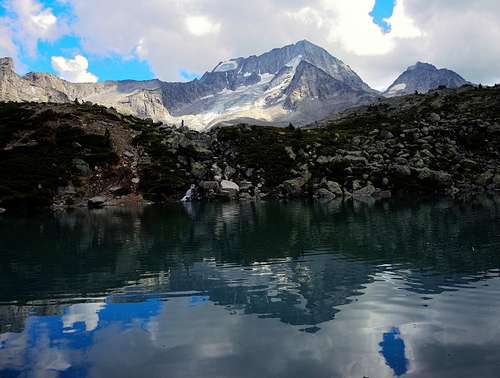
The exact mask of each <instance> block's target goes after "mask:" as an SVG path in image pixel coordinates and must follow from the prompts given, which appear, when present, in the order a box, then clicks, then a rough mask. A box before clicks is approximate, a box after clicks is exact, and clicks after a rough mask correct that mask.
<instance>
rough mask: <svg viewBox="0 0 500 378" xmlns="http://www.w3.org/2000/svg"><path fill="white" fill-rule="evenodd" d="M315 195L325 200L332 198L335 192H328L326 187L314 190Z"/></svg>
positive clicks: (334, 196)
mask: <svg viewBox="0 0 500 378" xmlns="http://www.w3.org/2000/svg"><path fill="white" fill-rule="evenodd" d="M316 196H317V197H318V198H322V199H327V200H333V199H335V198H336V197H337V196H336V195H335V194H333V193H332V192H330V191H329V190H328V189H325V188H320V189H318V190H317V191H316Z"/></svg>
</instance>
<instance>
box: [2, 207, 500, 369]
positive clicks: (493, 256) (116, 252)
mask: <svg viewBox="0 0 500 378" xmlns="http://www.w3.org/2000/svg"><path fill="white" fill-rule="evenodd" d="M0 258H1V264H0V376H1V377H17V376H22V377H25V376H34V377H52V376H61V377H143V378H145V377H252V378H253V377H359V378H362V377H370V378H375V377H392V376H408V377H498V376H499V375H500V200H498V199H497V200H495V199H491V198H482V199H477V200H474V201H471V202H470V203H468V204H458V203H454V202H452V201H449V200H443V201H427V202H424V203H421V204H416V203H414V202H402V201H390V202H385V203H380V204H375V205H374V204H363V203H354V204H352V203H351V204H342V203H302V202H291V203H278V202H269V203H260V204H252V203H247V204H238V203H234V204H229V203H228V204H204V205H203V204H193V205H191V204H187V205H182V204H179V205H170V206H166V207H156V206H152V207H146V208H140V209H139V208H137V209H107V210H102V211H94V212H87V211H75V212H71V213H64V214H58V215H48V214H47V215H38V216H35V217H29V218H28V217H5V216H4V217H0Z"/></svg>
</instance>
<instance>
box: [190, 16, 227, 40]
mask: <svg viewBox="0 0 500 378" xmlns="http://www.w3.org/2000/svg"><path fill="white" fill-rule="evenodd" d="M186 27H187V29H188V30H189V32H190V33H191V34H193V35H195V36H197V37H200V36H202V35H206V34H210V33H217V32H218V31H219V30H220V24H219V23H215V22H213V21H212V20H210V19H209V18H208V17H205V16H190V17H187V18H186Z"/></svg>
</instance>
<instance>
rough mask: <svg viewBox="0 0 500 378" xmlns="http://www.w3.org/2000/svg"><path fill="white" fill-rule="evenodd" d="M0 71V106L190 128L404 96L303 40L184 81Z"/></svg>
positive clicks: (312, 115) (276, 120) (306, 118)
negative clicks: (91, 106)
mask: <svg viewBox="0 0 500 378" xmlns="http://www.w3.org/2000/svg"><path fill="white" fill-rule="evenodd" d="M418 65H419V63H417V65H416V66H418ZM429 66H430V67H434V66H432V65H429ZM0 67H1V70H0V101H35V102H56V103H65V102H72V101H75V100H78V101H83V102H87V101H88V102H92V103H97V104H99V105H104V106H107V107H113V108H115V109H117V110H118V111H120V112H121V113H124V114H130V115H135V116H138V117H141V118H151V119H153V120H154V121H161V122H164V123H168V124H175V125H180V124H184V125H186V126H188V127H189V128H192V129H196V130H207V129H210V128H212V127H214V126H216V125H219V124H234V123H237V122H238V120H241V119H246V120H248V121H249V122H252V123H261V124H275V125H277V126H280V125H281V126H285V125H288V124H289V123H293V124H294V125H297V126H303V125H306V124H309V123H312V122H315V121H319V120H321V119H322V118H325V117H327V116H330V115H331V114H334V113H337V112H340V111H342V110H345V109H347V108H351V107H353V106H358V105H364V104H369V103H372V102H375V101H377V100H378V99H379V98H380V97H381V96H383V95H385V96H392V95H399V94H406V93H405V91H395V92H394V93H393V92H390V91H389V90H390V89H391V88H389V89H388V91H389V92H388V91H386V92H385V93H381V92H378V91H376V90H374V89H372V88H370V86H369V85H368V84H367V83H365V82H364V81H363V80H362V79H361V78H360V77H359V75H358V74H357V73H356V72H354V70H352V69H351V68H350V67H349V66H348V65H347V64H345V63H344V62H342V61H341V60H340V59H338V58H336V57H334V56H333V55H331V54H330V53H329V52H328V51H327V50H325V49H323V48H322V47H320V46H317V45H315V44H313V43H311V42H309V41H307V40H302V41H299V42H297V43H294V44H289V45H286V46H283V47H280V48H275V49H272V50H270V51H268V52H265V53H263V54H260V55H250V56H248V57H246V58H245V57H238V58H232V59H228V60H224V61H221V62H219V63H218V64H217V65H215V67H213V69H212V70H211V71H207V72H205V73H204V74H203V76H202V77H201V78H199V79H195V80H192V81H188V82H164V81H161V80H159V79H152V80H145V81H136V80H120V81H113V80H108V81H103V82H99V83H95V84H94V83H71V82H68V81H65V80H64V79H61V78H59V77H57V76H56V75H53V74H49V73H43V72H30V73H28V74H26V75H24V76H19V75H17V74H16V73H15V71H14V64H13V61H12V59H10V58H4V59H1V60H0ZM434 68H435V67H434ZM403 75H404V74H403ZM408 75H409V74H408ZM457 76H458V75H457ZM432 83H433V82H431V84H427V86H428V87H429V86H432ZM438 83H441V81H438ZM394 85H396V88H397V85H398V81H396V82H395V84H393V86H392V88H394ZM410 87H411V86H408V88H410ZM405 88H406V84H405ZM396 92H397V93H396ZM411 93H413V92H411Z"/></svg>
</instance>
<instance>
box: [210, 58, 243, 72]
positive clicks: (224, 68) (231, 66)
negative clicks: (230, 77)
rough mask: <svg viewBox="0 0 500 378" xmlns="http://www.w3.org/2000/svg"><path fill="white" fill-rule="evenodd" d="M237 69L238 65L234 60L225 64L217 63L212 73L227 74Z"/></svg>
mask: <svg viewBox="0 0 500 378" xmlns="http://www.w3.org/2000/svg"><path fill="white" fill-rule="evenodd" d="M237 68H238V63H237V62H235V61H234V60H227V61H225V62H222V63H219V65H218V66H217V67H215V69H214V72H228V71H234V70H235V69H237Z"/></svg>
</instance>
